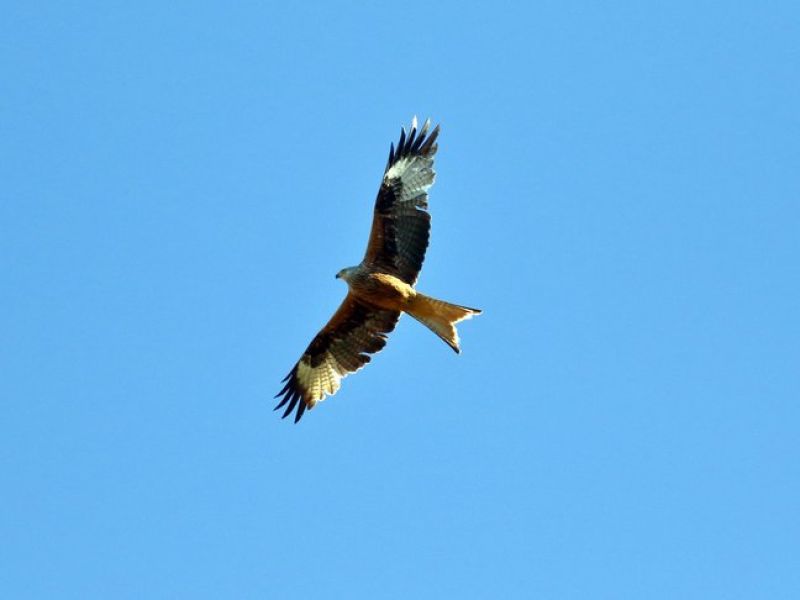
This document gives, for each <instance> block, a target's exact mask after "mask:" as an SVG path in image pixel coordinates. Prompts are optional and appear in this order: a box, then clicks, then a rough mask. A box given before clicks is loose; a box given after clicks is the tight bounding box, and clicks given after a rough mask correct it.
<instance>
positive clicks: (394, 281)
mask: <svg viewBox="0 0 800 600" xmlns="http://www.w3.org/2000/svg"><path fill="white" fill-rule="evenodd" d="M429 125H430V122H429V121H426V122H425V124H424V125H423V127H422V129H421V130H420V131H419V132H418V131H417V123H416V118H415V119H414V120H413V122H412V125H411V133H410V135H409V136H408V137H406V131H405V129H403V130H402V133H401V135H400V141H399V142H398V145H397V150H396V151H395V149H394V146H392V148H391V150H390V152H389V161H388V163H387V165H386V170H385V172H384V176H383V182H382V184H381V187H380V190H379V191H378V197H377V199H376V201H375V213H374V217H373V221H372V231H371V232H370V238H369V243H368V244H367V252H366V254H365V256H364V259H363V260H362V261H361V263H360V264H358V265H356V266H355V267H348V268H345V269H342V270H341V271H339V273H337V275H336V277H337V278H341V279H343V280H344V281H346V282H347V285H348V288H349V289H348V294H347V296H346V297H345V299H344V301H343V302H342V304H341V306H340V307H339V309H338V310H337V311H336V312H335V313H334V315H333V317H332V318H331V319H330V321H328V323H327V325H325V327H323V328H322V330H321V331H320V332H319V333H318V334H317V335H316V337H314V339H313V340H312V341H311V343H310V344H309V346H308V348H306V351H305V352H304V353H303V356H302V357H301V358H300V360H299V361H298V362H297V364H296V365H295V366H294V368H293V369H292V370H291V371H290V372H289V374H288V375H287V376H286V378H285V379H284V382H285V385H284V387H283V389H282V390H281V391H280V392H279V393H278V394H277V396H276V397H278V396H282V399H281V401H280V403H279V404H278V406H277V407H276V410H277V409H278V408H281V407H283V406H284V405H287V404H288V406H287V408H286V410H285V412H284V414H283V416H284V417H286V416H288V415H289V414H290V413H291V412H292V411H293V410H294V409H295V407H297V413H296V416H295V422H297V421H299V420H300V417H302V416H303V412H304V411H305V410H306V409H307V408H313V407H314V406H315V405H316V403H317V402H319V401H321V400H324V399H325V397H326V396H329V395H332V394H335V393H336V391H337V390H338V389H339V386H340V381H341V379H342V378H343V377H345V376H346V375H347V374H349V373H352V372H354V371H357V370H358V369H360V368H361V367H362V366H364V365H365V364H366V363H368V362H369V361H370V356H369V354H372V353H375V352H378V351H379V350H381V349H382V348H383V347H384V346H385V345H386V335H387V334H388V333H390V332H391V331H392V330H393V329H394V327H395V325H396V324H397V321H398V319H399V318H400V315H401V314H402V313H407V314H409V315H411V316H412V317H414V318H415V319H417V320H418V321H420V322H421V323H423V324H424V325H426V326H427V327H428V328H430V329H431V331H433V332H434V333H435V334H436V335H438V336H439V337H440V338H441V339H442V340H444V342H445V343H447V344H448V345H449V346H450V347H451V348H452V349H453V350H454V351H456V352H460V351H461V350H460V347H459V340H458V332H457V331H456V328H455V324H456V323H457V322H459V321H461V320H463V319H467V318H469V317H471V316H473V315H476V314H480V312H481V311H480V310H478V309H475V308H467V307H464V306H459V305H457V304H450V303H448V302H444V301H442V300H437V299H435V298H431V297H430V296H426V295H424V294H421V293H419V292H418V291H417V290H416V289H415V287H414V286H415V285H416V281H417V277H418V275H419V271H420V269H421V267H422V262H423V260H424V258H425V250H426V249H427V246H428V238H429V233H430V214H429V213H428V211H427V208H428V202H427V200H428V194H427V191H428V189H429V188H430V187H431V185H433V181H434V178H435V173H434V171H433V156H434V155H435V154H436V149H437V146H436V143H435V142H436V138H437V136H438V134H439V127H438V126H437V127H436V128H435V129H434V130H433V131H432V132H431V133H430V135H427V132H428V127H429ZM418 133H419V135H417V134H418Z"/></svg>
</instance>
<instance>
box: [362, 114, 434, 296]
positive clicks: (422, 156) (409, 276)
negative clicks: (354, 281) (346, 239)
mask: <svg viewBox="0 0 800 600" xmlns="http://www.w3.org/2000/svg"><path fill="white" fill-rule="evenodd" d="M429 127H430V119H428V120H427V121H425V124H424V125H423V126H422V129H421V130H419V131H417V119H416V117H414V120H413V121H412V122H411V133H410V134H409V135H408V137H406V130H405V128H403V130H402V131H401V133H400V141H399V142H398V143H397V149H396V150H395V147H394V144H392V146H391V148H390V150H389V161H388V162H387V163H386V170H385V171H384V174H383V182H382V183H381V188H380V190H378V197H377V199H376V200H375V213H374V216H373V219H372V231H371V232H370V236H369V243H368V244H367V253H366V255H365V256H364V264H367V265H370V266H373V267H375V268H377V269H379V270H381V271H384V272H386V273H390V274H392V275H395V276H397V277H399V278H400V279H402V280H403V281H405V282H406V283H408V284H411V285H414V283H416V281H417V276H418V275H419V271H420V269H421V268H422V261H423V260H425V250H426V249H427V248H428V238H429V235H430V229H431V216H430V214H429V213H428V210H427V209H428V189H429V188H430V187H431V186H432V185H433V181H434V179H435V177H436V173H435V172H434V170H433V156H434V155H435V154H436V150H437V145H436V138H437V137H438V135H439V126H438V125H437V126H436V127H435V128H434V130H433V131H431V132H430V134H428V128H429Z"/></svg>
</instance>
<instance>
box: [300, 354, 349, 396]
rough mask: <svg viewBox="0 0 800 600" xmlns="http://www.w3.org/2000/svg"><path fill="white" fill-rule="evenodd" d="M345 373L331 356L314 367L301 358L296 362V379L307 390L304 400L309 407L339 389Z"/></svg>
mask: <svg viewBox="0 0 800 600" xmlns="http://www.w3.org/2000/svg"><path fill="white" fill-rule="evenodd" d="M346 375H347V372H346V371H345V370H344V369H342V368H341V367H340V366H339V364H338V362H336V359H335V358H333V357H332V356H329V357H327V358H326V359H325V360H324V361H323V362H322V363H321V364H320V365H318V366H316V367H312V366H311V365H309V364H307V363H306V362H305V361H302V360H301V361H300V362H299V363H297V380H298V381H299V382H300V384H301V385H302V386H303V387H304V388H305V389H306V390H308V392H307V393H308V395H307V396H306V400H307V401H308V407H309V408H311V407H313V406H314V405H315V404H316V403H317V402H322V401H323V400H325V398H326V397H327V396H333V395H334V394H335V393H336V392H337V391H339V388H340V387H341V381H342V378H343V377H344V376H346Z"/></svg>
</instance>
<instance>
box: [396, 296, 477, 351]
mask: <svg viewBox="0 0 800 600" xmlns="http://www.w3.org/2000/svg"><path fill="white" fill-rule="evenodd" d="M406 312H407V313H408V314H410V315H411V316H412V317H414V318H415V319H416V320H417V321H419V322H420V323H422V324H423V325H425V326H426V327H427V328H428V329H430V330H431V331H433V333H435V334H436V335H438V336H439V337H440V338H442V339H443V340H444V341H445V343H446V344H447V345H448V346H450V347H451V348H452V349H453V350H455V351H456V352H461V348H460V347H459V345H458V331H456V323H458V322H459V321H463V320H464V319H469V318H471V317H472V316H473V315H479V314H481V311H480V310H479V309H477V308H467V307H466V306H459V305H457V304H450V303H449V302H444V301H443V300H437V299H436V298H431V297H430V296H426V295H424V294H420V293H417V295H416V296H415V297H414V298H413V299H412V300H411V303H410V305H409V307H408V308H407V309H406Z"/></svg>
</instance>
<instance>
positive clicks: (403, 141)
mask: <svg viewBox="0 0 800 600" xmlns="http://www.w3.org/2000/svg"><path fill="white" fill-rule="evenodd" d="M430 126H431V120H430V117H428V118H426V119H425V122H424V123H423V124H422V128H420V127H419V120H418V119H417V115H414V116H413V117H412V118H411V127H410V129H409V130H408V131H406V128H405V126H403V127H401V128H400V139H399V141H398V142H397V146H396V147H395V145H394V142H392V144H391V145H390V146H389V160H388V161H387V163H386V170H387V171H388V170H389V168H391V166H392V165H393V164H394V163H396V162H397V161H398V160H400V159H401V158H404V157H406V156H425V157H431V156H433V155H434V154H436V151H437V150H438V146H437V145H436V138H437V137H439V131H440V127H441V124H440V123H437V124H436V126H435V127H434V128H433V130H432V131H431V132H430V133H428V130H429V129H430Z"/></svg>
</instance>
